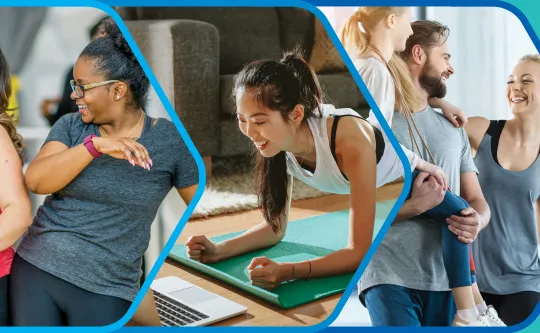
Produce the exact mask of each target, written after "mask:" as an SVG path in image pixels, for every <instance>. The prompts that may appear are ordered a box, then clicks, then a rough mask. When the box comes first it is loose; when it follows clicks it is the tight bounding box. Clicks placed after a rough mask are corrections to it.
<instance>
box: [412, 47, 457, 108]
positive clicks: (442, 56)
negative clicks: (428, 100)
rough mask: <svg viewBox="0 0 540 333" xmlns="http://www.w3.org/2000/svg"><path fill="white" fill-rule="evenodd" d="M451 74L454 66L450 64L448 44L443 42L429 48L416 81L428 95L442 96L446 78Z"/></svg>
mask: <svg viewBox="0 0 540 333" xmlns="http://www.w3.org/2000/svg"><path fill="white" fill-rule="evenodd" d="M452 74H454V68H452V65H450V53H449V51H448V44H447V43H446V42H445V43H444V44H442V45H440V46H434V47H432V48H431V49H430V51H429V53H428V54H427V57H426V62H425V64H424V67H423V68H422V74H420V77H419V78H418V81H419V83H420V86H421V87H422V88H423V89H424V90H425V91H426V92H427V93H428V96H429V97H436V98H444V96H446V80H448V78H450V76H451V75H452Z"/></svg>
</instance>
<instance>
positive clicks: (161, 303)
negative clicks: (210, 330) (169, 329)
mask: <svg viewBox="0 0 540 333" xmlns="http://www.w3.org/2000/svg"><path fill="white" fill-rule="evenodd" d="M152 294H154V298H155V300H156V307H157V311H158V314H159V317H160V319H161V323H162V324H163V326H185V325H188V324H191V323H195V322H197V321H201V320H203V319H207V318H208V316H207V315H205V314H204V313H200V312H199V311H197V310H195V309H193V308H190V307H189V306H187V305H185V304H182V303H180V302H178V301H177V300H175V299H173V298H171V297H169V296H167V295H165V294H162V293H160V292H157V291H155V290H152Z"/></svg>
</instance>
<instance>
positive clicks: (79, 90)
mask: <svg viewBox="0 0 540 333" xmlns="http://www.w3.org/2000/svg"><path fill="white" fill-rule="evenodd" d="M115 82H121V81H118V80H107V81H102V82H96V83H89V84H76V83H75V80H71V81H69V84H70V85H71V89H72V90H73V91H74V92H75V94H77V97H79V98H83V97H84V92H85V90H88V89H92V88H96V87H101V86H104V85H107V84H111V83H115Z"/></svg>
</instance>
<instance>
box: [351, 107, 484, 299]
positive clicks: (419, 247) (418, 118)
mask: <svg viewBox="0 0 540 333" xmlns="http://www.w3.org/2000/svg"><path fill="white" fill-rule="evenodd" d="M414 120H415V122H416V125H417V127H418V130H419V132H420V134H421V135H422V137H423V138H424V141H425V142H426V144H427V146H428V148H429V150H430V151H431V154H432V155H433V158H434V160H435V164H437V165H438V166H440V167H441V168H442V169H443V170H444V171H445V173H446V174H447V175H448V178H449V186H450V189H451V190H452V192H454V193H455V194H458V195H459V191H460V175H461V174H463V173H466V172H477V169H476V166H475V165H474V162H473V159H472V155H471V149H470V145H469V140H468V138H467V134H466V133H465V130H464V129H458V128H455V127H454V126H453V125H452V124H450V122H449V121H448V120H446V118H445V117H444V116H443V115H441V114H439V113H437V112H435V111H434V110H433V109H432V108H431V107H427V108H426V109H425V110H424V111H422V112H417V113H415V114H414ZM392 130H393V132H394V135H395V136H396V138H397V139H398V141H399V142H400V143H401V144H403V145H404V146H406V147H408V148H409V149H411V150H412V143H411V138H410V135H409V128H408V126H407V121H406V120H405V117H404V116H403V115H402V114H401V113H398V112H395V113H394V124H393V126H392ZM415 137H416V141H417V142H418V145H419V148H420V150H421V152H420V156H421V157H422V158H423V159H424V160H426V161H429V157H428V156H429V155H428V153H427V151H426V150H425V148H424V147H423V145H421V141H420V138H418V136H417V135H416V132H415ZM415 152H416V153H417V151H415ZM442 223H445V224H446V222H444V221H442ZM441 228H442V227H441V221H438V222H435V221H431V220H430V219H428V218H425V217H420V216H416V217H413V218H411V219H408V220H405V221H401V222H397V223H394V224H392V226H391V227H390V228H389V229H388V232H387V234H386V235H385V236H384V238H383V240H382V242H381V244H380V246H379V247H378V249H377V252H376V253H375V255H374V256H373V258H372V259H371V261H370V263H369V265H368V266H367V268H366V271H365V272H364V274H363V275H362V277H361V278H360V282H359V283H358V289H359V291H360V292H362V291H364V290H366V289H368V288H370V287H373V286H376V285H381V284H393V285H398V286H402V287H407V288H410V289H418V290H428V291H446V290H449V288H448V278H447V276H446V271H445V268H444V265H443V259H442V251H441V235H442V230H441Z"/></svg>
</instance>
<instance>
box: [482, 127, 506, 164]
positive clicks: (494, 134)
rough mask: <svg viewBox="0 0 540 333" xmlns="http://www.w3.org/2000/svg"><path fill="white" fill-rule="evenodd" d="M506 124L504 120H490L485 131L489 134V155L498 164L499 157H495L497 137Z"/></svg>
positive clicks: (497, 146) (497, 147) (497, 144)
mask: <svg viewBox="0 0 540 333" xmlns="http://www.w3.org/2000/svg"><path fill="white" fill-rule="evenodd" d="M505 124H506V120H492V121H490V122H489V127H488V129H487V131H486V134H488V135H489V136H491V147H490V148H491V155H492V156H493V159H494V160H495V162H496V163H497V164H499V165H501V164H500V163H499V159H498V158H497V150H498V149H499V139H500V138H501V133H502V130H503V128H504V125H505Z"/></svg>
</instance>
